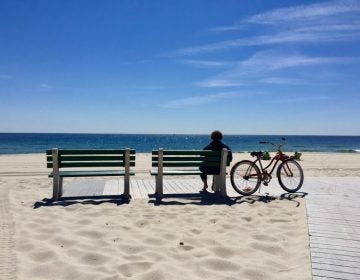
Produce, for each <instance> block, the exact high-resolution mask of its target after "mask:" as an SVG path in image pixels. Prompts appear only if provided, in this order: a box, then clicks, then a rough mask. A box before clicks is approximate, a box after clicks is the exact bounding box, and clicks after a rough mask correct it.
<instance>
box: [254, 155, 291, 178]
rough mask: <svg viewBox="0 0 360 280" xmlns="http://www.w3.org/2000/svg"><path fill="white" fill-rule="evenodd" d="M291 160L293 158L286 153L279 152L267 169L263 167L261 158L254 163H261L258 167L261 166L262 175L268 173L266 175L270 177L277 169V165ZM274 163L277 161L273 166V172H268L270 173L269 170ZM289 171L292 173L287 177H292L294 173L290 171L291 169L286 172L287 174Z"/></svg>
mask: <svg viewBox="0 0 360 280" xmlns="http://www.w3.org/2000/svg"><path fill="white" fill-rule="evenodd" d="M290 158H291V157H289V156H287V155H285V154H284V153H282V152H278V153H277V154H276V156H275V157H273V159H272V160H271V161H270V163H269V164H268V165H267V166H265V168H264V167H263V165H262V162H261V159H260V158H259V157H258V158H257V159H256V160H255V161H254V163H255V164H256V163H257V162H259V164H258V165H259V166H260V169H261V173H262V174H264V173H265V172H264V171H266V173H267V174H268V175H271V174H272V173H273V172H274V170H275V168H276V167H277V164H278V162H279V161H286V160H288V159H290ZM274 161H275V164H274V165H273V167H272V169H271V171H270V172H268V171H267V170H268V168H269V167H270V166H271V165H272V164H273V162H274ZM288 171H289V172H290V174H287V175H288V176H290V175H292V174H291V173H292V172H291V170H290V169H289V170H285V172H288Z"/></svg>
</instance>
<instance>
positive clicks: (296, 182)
mask: <svg viewBox="0 0 360 280" xmlns="http://www.w3.org/2000/svg"><path fill="white" fill-rule="evenodd" d="M277 177H278V181H279V184H280V186H281V187H282V188H283V189H284V190H285V191H287V192H289V193H294V192H297V191H298V190H299V189H300V188H301V187H302V185H303V183H304V171H303V169H302V167H301V166H300V164H299V163H298V162H296V161H295V160H293V159H290V160H286V161H283V162H282V163H281V164H280V165H279V167H278V169H277Z"/></svg>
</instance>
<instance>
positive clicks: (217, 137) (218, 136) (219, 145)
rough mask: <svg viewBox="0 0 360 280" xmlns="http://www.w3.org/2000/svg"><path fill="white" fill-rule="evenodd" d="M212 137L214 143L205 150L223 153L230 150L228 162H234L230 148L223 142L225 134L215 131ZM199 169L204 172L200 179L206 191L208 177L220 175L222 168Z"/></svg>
mask: <svg viewBox="0 0 360 280" xmlns="http://www.w3.org/2000/svg"><path fill="white" fill-rule="evenodd" d="M210 137H211V140H212V141H211V142H210V143H209V144H208V145H207V146H206V147H205V148H204V149H203V150H211V151H221V150H222V149H223V148H225V149H227V150H229V153H228V157H227V162H228V163H230V162H231V161H232V153H231V149H230V147H229V146H227V145H225V144H224V143H223V142H221V140H222V139H223V134H222V133H221V132H220V131H219V130H215V131H213V132H212V133H211V136H210ZM199 169H200V171H201V172H202V174H201V175H200V177H201V180H202V181H203V183H204V187H203V191H204V190H206V189H207V188H208V184H207V175H214V174H219V172H220V166H200V167H199Z"/></svg>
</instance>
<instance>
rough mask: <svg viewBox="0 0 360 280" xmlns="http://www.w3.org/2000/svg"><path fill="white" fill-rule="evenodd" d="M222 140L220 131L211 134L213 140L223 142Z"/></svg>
mask: <svg viewBox="0 0 360 280" xmlns="http://www.w3.org/2000/svg"><path fill="white" fill-rule="evenodd" d="M222 138H223V135H222V133H221V132H220V131H219V130H215V131H213V132H212V133H211V139H212V140H214V141H221V140H222Z"/></svg>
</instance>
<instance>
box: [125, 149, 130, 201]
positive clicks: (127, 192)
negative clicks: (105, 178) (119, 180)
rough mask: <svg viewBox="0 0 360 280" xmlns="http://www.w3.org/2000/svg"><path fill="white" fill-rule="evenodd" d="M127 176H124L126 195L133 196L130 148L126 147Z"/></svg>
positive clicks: (127, 196)
mask: <svg viewBox="0 0 360 280" xmlns="http://www.w3.org/2000/svg"><path fill="white" fill-rule="evenodd" d="M124 160H125V176H124V196H125V197H126V198H131V195H130V149H129V148H126V149H125V153H124Z"/></svg>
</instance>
